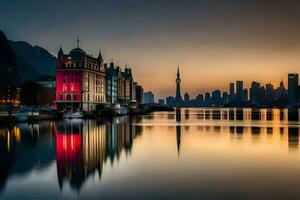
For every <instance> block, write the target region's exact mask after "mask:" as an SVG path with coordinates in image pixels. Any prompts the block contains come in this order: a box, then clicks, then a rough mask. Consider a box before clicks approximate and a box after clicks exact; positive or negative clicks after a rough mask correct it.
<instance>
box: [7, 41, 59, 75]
mask: <svg viewBox="0 0 300 200" xmlns="http://www.w3.org/2000/svg"><path fill="white" fill-rule="evenodd" d="M9 44H10V46H11V48H12V50H13V52H14V53H15V55H17V56H16V57H18V59H23V61H25V62H26V63H27V64H29V65H31V67H32V69H33V70H35V71H36V72H37V73H38V74H39V75H55V66H56V57H54V56H53V55H51V54H50V53H49V52H48V51H47V50H46V49H44V48H42V47H39V46H32V45H30V44H29V43H27V42H23V41H9ZM18 59H17V60H18ZM20 64H24V63H23V62H21V63H20Z"/></svg>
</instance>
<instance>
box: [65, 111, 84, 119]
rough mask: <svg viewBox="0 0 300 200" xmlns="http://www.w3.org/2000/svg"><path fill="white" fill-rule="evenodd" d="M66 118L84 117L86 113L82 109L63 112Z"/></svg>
mask: <svg viewBox="0 0 300 200" xmlns="http://www.w3.org/2000/svg"><path fill="white" fill-rule="evenodd" d="M62 117H63V118H64V119H75V118H83V117H84V113H83V112H81V111H76V112H73V111H69V112H66V113H64V114H63V116H62Z"/></svg>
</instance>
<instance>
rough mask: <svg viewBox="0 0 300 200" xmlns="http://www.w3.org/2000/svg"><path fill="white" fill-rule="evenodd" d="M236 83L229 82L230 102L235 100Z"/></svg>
mask: <svg viewBox="0 0 300 200" xmlns="http://www.w3.org/2000/svg"><path fill="white" fill-rule="evenodd" d="M234 99H235V98H234V83H230V84H229V99H228V101H229V102H233V101H234Z"/></svg>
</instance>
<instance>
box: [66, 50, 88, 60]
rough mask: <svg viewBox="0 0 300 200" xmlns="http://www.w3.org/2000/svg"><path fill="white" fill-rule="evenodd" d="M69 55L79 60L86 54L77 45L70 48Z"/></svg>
mask: <svg viewBox="0 0 300 200" xmlns="http://www.w3.org/2000/svg"><path fill="white" fill-rule="evenodd" d="M69 55H70V56H71V57H72V59H73V60H81V59H83V58H84V57H85V56H86V53H85V51H83V50H82V49H80V48H78V47H77V48H75V49H72V50H71V51H70V54H69Z"/></svg>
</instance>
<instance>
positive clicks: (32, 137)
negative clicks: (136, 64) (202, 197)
mask: <svg viewBox="0 0 300 200" xmlns="http://www.w3.org/2000/svg"><path fill="white" fill-rule="evenodd" d="M138 120H139V118H138V117H136V118H131V119H129V117H127V116H125V117H117V118H114V119H113V120H112V121H103V122H101V123H97V122H96V121H95V120H86V121H85V120H75V121H74V120H65V121H59V122H56V123H53V122H45V123H41V124H35V125H27V124H21V125H20V127H14V128H11V129H8V128H6V129H3V128H2V129H1V128H0V156H1V160H0V170H1V173H0V186H1V187H0V189H1V188H3V187H4V185H5V183H6V180H7V178H8V177H10V176H12V175H17V174H27V173H29V172H30V171H32V170H33V169H43V168H45V167H46V166H48V165H49V164H50V163H51V162H53V161H54V160H56V167H57V177H58V185H59V187H60V189H62V188H63V184H64V180H67V181H69V183H70V185H71V187H72V188H74V189H76V190H80V188H81V186H82V184H83V183H84V182H85V181H86V179H87V178H88V176H89V175H92V174H95V173H98V176H99V179H101V174H102V168H103V165H104V163H105V162H106V159H107V158H110V160H111V163H113V161H114V160H115V159H119V156H120V154H121V152H122V150H125V151H126V152H127V153H130V152H131V149H132V144H133V140H134V138H136V137H137V136H139V135H141V134H142V127H140V126H133V125H131V123H132V122H134V123H135V122H138ZM111 127H114V128H113V129H111Z"/></svg>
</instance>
